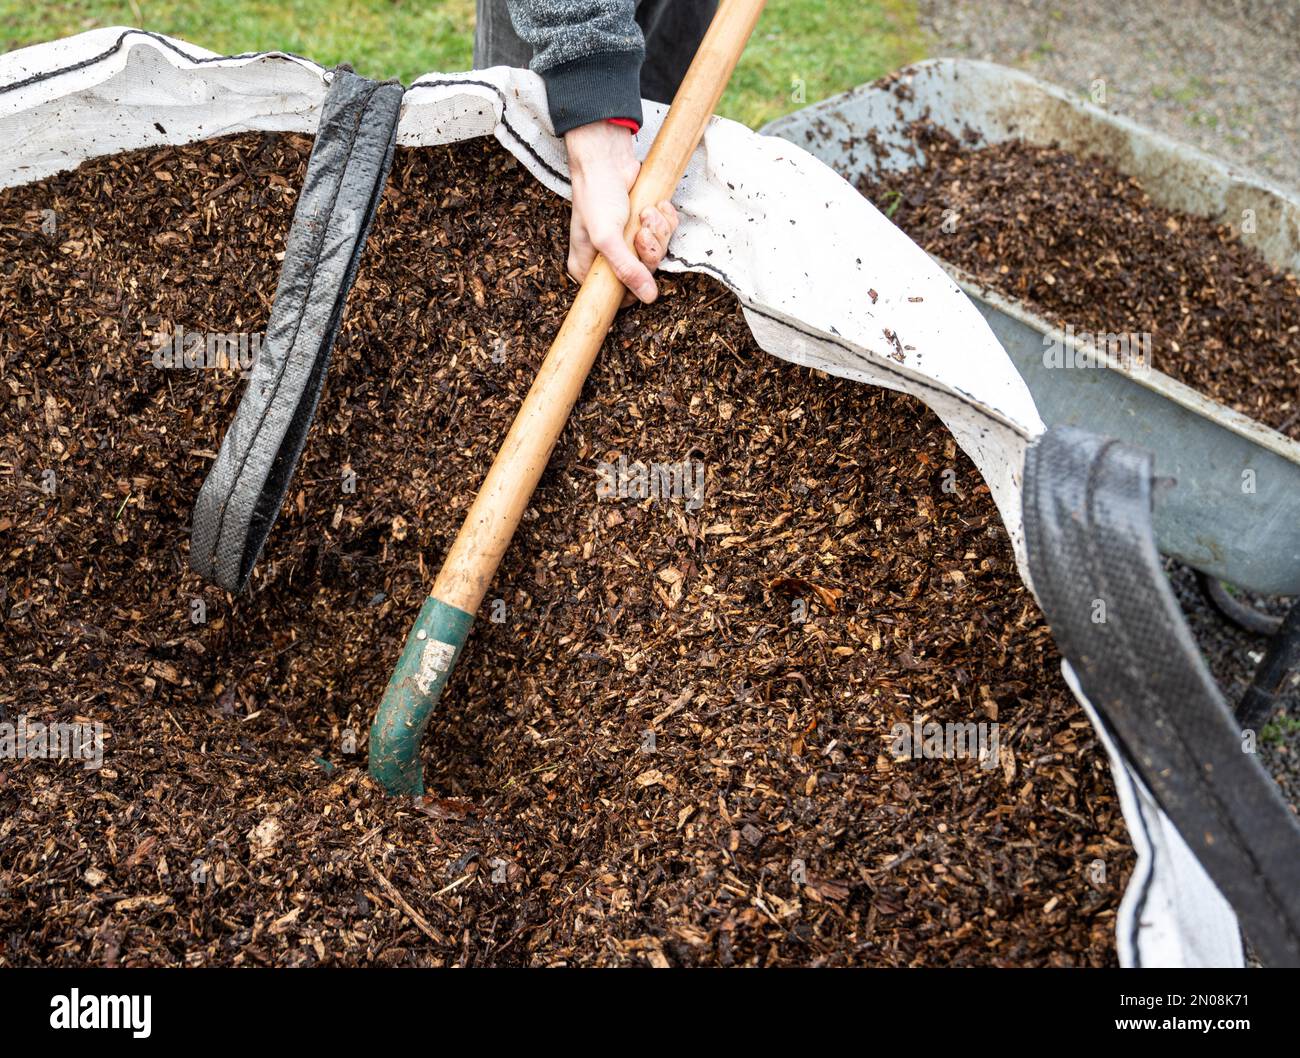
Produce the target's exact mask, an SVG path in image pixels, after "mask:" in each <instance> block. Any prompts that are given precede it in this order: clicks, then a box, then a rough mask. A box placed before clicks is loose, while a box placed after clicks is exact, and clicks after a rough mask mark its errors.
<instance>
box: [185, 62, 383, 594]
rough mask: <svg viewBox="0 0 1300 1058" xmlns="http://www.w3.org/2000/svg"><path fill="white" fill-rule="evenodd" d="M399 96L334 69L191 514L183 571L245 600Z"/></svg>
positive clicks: (334, 323) (305, 421) (348, 275)
mask: <svg viewBox="0 0 1300 1058" xmlns="http://www.w3.org/2000/svg"><path fill="white" fill-rule="evenodd" d="M402 95H403V88H402V86H401V85H400V84H398V83H396V82H392V83H384V84H379V83H376V82H374V81H370V80H367V79H366V78H364V77H358V76H357V75H356V74H354V73H352V72H351V70H349V69H348V68H347V67H339V68H338V69H337V70H335V71H334V74H333V81H332V83H331V85H330V88H329V91H328V93H327V94H326V97H325V103H324V106H323V108H322V112H321V118H320V125H319V127H318V128H317V130H316V143H315V146H314V147H313V148H312V152H311V160H310V162H309V163H308V166H307V175H306V177H305V179H304V182H303V187H302V192H301V194H300V195H299V197H298V204H297V207H296V208H295V210H294V215H293V224H292V226H291V227H290V229H289V236H288V240H287V242H286V245H285V254H284V265H283V267H282V269H281V271H280V282H279V285H278V286H277V288H276V292H275V302H274V304H273V305H272V308H271V319H270V322H269V324H268V326H267V334H266V341H265V342H264V343H263V346H262V351H261V355H260V356H259V358H258V361H257V363H256V365H255V366H254V369H253V374H252V377H251V379H250V380H249V382H248V386H247V388H246V389H245V391H244V395H243V397H242V399H241V400H240V403H239V408H238V409H237V410H236V412H235V417H234V419H233V421H232V422H231V424H230V429H229V430H227V431H226V436H225V437H224V438H223V440H222V442H221V450H220V452H218V454H217V459H216V462H215V463H214V464H213V465H212V469H211V470H209V472H208V476H207V479H206V480H205V481H204V482H203V488H202V489H201V490H200V492H199V497H198V501H197V502H196V503H195V506H194V521H193V528H192V532H191V541H190V566H191V567H192V568H193V569H194V570H196V571H197V572H198V573H200V574H202V575H203V576H205V577H207V578H209V579H211V580H214V581H216V582H217V583H218V584H220V585H221V586H222V587H223V588H225V589H226V590H228V591H232V592H239V591H242V590H243V588H244V586H245V585H246V584H247V583H248V578H249V576H250V574H251V573H252V571H253V564H254V563H255V562H256V561H257V556H258V555H259V554H260V553H261V551H262V547H263V545H264V544H265V543H266V538H267V535H268V534H269V533H270V531H271V526H272V525H273V524H274V523H275V519H276V516H277V514H278V513H279V511H280V505H281V503H282V502H283V500H284V496H285V493H286V492H287V491H288V488H289V482H290V479H291V478H292V476H293V471H294V467H295V466H296V465H297V463H298V457H299V456H300V455H301V454H302V448H303V444H304V442H305V441H306V438H307V430H308V428H309V427H310V426H311V421H312V416H313V415H314V414H315V412H316V405H317V403H318V401H319V400H320V393H321V388H322V386H323V385H324V382H325V372H326V368H327V366H328V364H329V357H330V350H331V348H332V347H333V345H334V337H335V335H336V333H337V331H338V328H339V324H340V323H341V321H342V315H343V305H344V302H345V301H346V300H347V295H348V291H349V290H350V289H351V287H352V283H353V280H354V279H355V278H356V272H357V265H358V263H359V261H360V258H361V252H362V249H363V248H364V246H365V242H366V235H367V233H368V232H369V230H370V223H371V220H372V219H373V217H374V214H375V210H376V209H377V208H378V205H379V198H380V195H381V194H382V193H383V190H384V184H385V182H386V181H387V179H388V170H389V167H390V166H391V165H392V161H393V147H394V143H395V140H396V136H397V119H398V116H399V113H400V111H401V104H402Z"/></svg>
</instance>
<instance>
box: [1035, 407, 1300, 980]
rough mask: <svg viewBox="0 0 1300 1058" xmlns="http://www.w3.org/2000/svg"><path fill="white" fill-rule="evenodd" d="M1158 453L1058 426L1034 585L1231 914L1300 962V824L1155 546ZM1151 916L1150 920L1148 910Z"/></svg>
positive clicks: (1068, 653)
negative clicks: (1241, 722)
mask: <svg viewBox="0 0 1300 1058" xmlns="http://www.w3.org/2000/svg"><path fill="white" fill-rule="evenodd" d="M1151 481H1152V464H1151V459H1150V457H1149V456H1148V455H1146V454H1145V453H1142V452H1138V451H1136V450H1135V449H1132V448H1128V447H1126V446H1124V445H1121V444H1120V443H1119V442H1117V441H1109V440H1106V439H1103V438H1100V437H1096V436H1094V435H1093V434H1090V433H1087V432H1086V431H1083V430H1077V429H1074V428H1069V427H1055V428H1053V429H1051V430H1049V431H1048V432H1047V433H1046V434H1044V435H1043V436H1042V437H1041V438H1039V439H1038V441H1037V442H1035V444H1034V445H1033V446H1032V447H1031V448H1030V449H1029V452H1028V454H1027V456H1026V460H1025V512H1024V513H1025V543H1026V547H1027V549H1028V558H1029V571H1030V576H1031V577H1032V578H1033V582H1034V590H1035V592H1036V594H1037V595H1038V599H1039V602H1040V603H1041V604H1042V607H1043V611H1044V613H1045V614H1046V615H1047V619H1048V621H1049V623H1050V624H1051V627H1052V632H1053V634H1054V635H1055V637H1056V641H1057V643H1058V645H1059V646H1060V648H1061V652H1062V653H1063V654H1064V655H1065V657H1066V659H1067V660H1068V662H1069V664H1070V666H1071V668H1073V670H1074V672H1075V674H1076V675H1077V676H1078V679H1079V684H1080V686H1081V687H1082V688H1083V690H1084V693H1085V694H1086V695H1087V696H1088V700H1089V701H1090V702H1092V704H1093V705H1094V706H1095V707H1096V708H1097V710H1098V711H1099V712H1100V713H1101V715H1102V716H1103V717H1104V718H1105V721H1106V723H1107V724H1108V726H1109V727H1110V728H1111V729H1112V730H1113V732H1114V733H1115V736H1116V738H1117V740H1118V741H1119V743H1120V745H1121V746H1122V748H1123V750H1124V752H1125V754H1126V756H1127V757H1128V759H1129V760H1130V761H1131V762H1132V764H1133V766H1134V768H1135V769H1136V771H1137V772H1138V774H1139V775H1140V776H1141V777H1142V779H1143V781H1144V782H1145V783H1146V785H1147V787H1148V788H1149V789H1150V790H1151V792H1152V794H1153V795H1154V796H1155V798H1156V800H1157V801H1158V802H1159V803H1160V806H1161V808H1163V809H1164V811H1165V813H1166V814H1167V815H1168V816H1169V818H1170V819H1171V820H1172V821H1173V823H1174V826H1175V827H1177V828H1178V832H1179V834H1181V835H1182V837H1183V840H1184V841H1186V842H1187V845H1188V847H1189V848H1191V850H1192V852H1193V853H1195V855H1196V857H1197V859H1198V860H1200V862H1201V865H1202V866H1203V867H1204V868H1205V871H1206V873H1207V874H1208V875H1209V876H1210V878H1211V879H1212V880H1213V881H1214V883H1215V885H1217V886H1218V888H1219V891H1220V892H1221V893H1222V894H1223V896H1224V898H1225V899H1226V900H1227V901H1228V902H1229V903H1230V904H1231V905H1232V906H1233V908H1234V910H1235V911H1236V912H1237V916H1238V918H1239V919H1240V921H1241V924H1242V926H1243V928H1244V929H1245V932H1246V934H1247V936H1248V937H1249V938H1250V940H1251V943H1252V944H1253V945H1254V947H1255V949H1256V951H1257V952H1258V954H1259V956H1260V958H1261V959H1263V960H1264V961H1265V962H1266V963H1269V964H1275V965H1286V966H1297V965H1300V823H1297V821H1296V818H1295V816H1294V815H1292V813H1291V811H1290V810H1289V809H1288V808H1287V806H1286V804H1285V802H1284V801H1283V800H1282V797H1281V795H1280V794H1279V792H1278V789H1277V787H1276V786H1275V785H1274V783H1273V781H1272V779H1270V778H1269V776H1268V774H1267V772H1265V771H1264V769H1263V767H1262V766H1261V765H1260V764H1259V761H1258V760H1257V759H1256V757H1255V755H1254V754H1253V753H1248V752H1245V751H1244V747H1243V732H1242V731H1241V729H1240V727H1239V726H1238V724H1237V723H1236V722H1235V721H1234V719H1233V716H1232V711H1231V710H1230V709H1229V708H1228V704H1227V702H1226V701H1224V699H1223V696H1222V695H1221V694H1220V693H1219V688H1218V687H1217V685H1216V684H1215V682H1214V679H1213V677H1212V676H1211V675H1210V672H1209V670H1208V669H1207V668H1206V666H1205V662H1204V660H1203V659H1202V657H1201V653H1200V650H1199V648H1198V647H1197V645H1196V641H1195V639H1193V637H1192V634H1191V632H1190V630H1189V629H1188V627H1187V625H1186V623H1185V622H1184V620H1183V617H1182V613H1181V611H1180V610H1179V608H1178V603H1177V601H1176V600H1175V599H1174V595H1173V592H1172V590H1171V589H1170V587H1169V583H1168V581H1167V580H1166V578H1165V575H1164V572H1163V570H1162V568H1161V564H1160V556H1159V554H1158V553H1157V551H1156V545H1155V535H1154V533H1153V532H1152V528H1151V510H1152V492H1151ZM1139 913H1140V912H1139Z"/></svg>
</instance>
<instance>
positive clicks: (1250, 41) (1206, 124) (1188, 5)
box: [919, 0, 1300, 188]
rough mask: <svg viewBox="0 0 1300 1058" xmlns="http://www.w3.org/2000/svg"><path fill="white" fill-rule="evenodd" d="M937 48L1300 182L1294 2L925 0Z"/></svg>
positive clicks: (1298, 41) (1299, 48)
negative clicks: (1092, 98)
mask: <svg viewBox="0 0 1300 1058" xmlns="http://www.w3.org/2000/svg"><path fill="white" fill-rule="evenodd" d="M919 8H920V19H921V24H922V26H923V28H924V29H925V30H926V31H927V32H928V33H929V34H930V35H931V38H932V41H933V43H932V45H931V47H930V54H931V55H935V56H940V55H957V56H966V57H969V58H976V59H988V60H990V61H992V62H998V63H1002V64H1004V65H1007V66H1016V67H1019V68H1021V69H1023V70H1026V71H1028V72H1029V73H1032V74H1035V75H1036V76H1039V77H1042V78H1043V79H1044V80H1047V81H1051V82H1052V83H1053V84H1057V85H1060V86H1061V87H1063V88H1067V89H1070V90H1073V91H1076V92H1079V93H1080V94H1089V93H1090V91H1091V88H1092V85H1093V83H1094V82H1095V81H1097V80H1102V81H1104V82H1105V91H1106V100H1105V105H1106V108H1107V109H1108V110H1111V111H1114V112H1115V113H1119V114H1123V115H1124V116H1126V117H1130V118H1132V119H1133V120H1135V121H1139V122H1141V123H1142V124H1144V125H1146V126H1148V127H1150V128H1155V129H1159V130H1160V131H1161V132H1164V133H1166V134H1167V135H1169V136H1172V137H1174V138H1175V139H1178V140H1182V141H1183V142H1185V143H1190V144H1194V145H1195V146H1197V147H1200V148H1201V149H1202V150H1205V151H1209V152H1210V153H1212V154H1215V155H1217V156H1218V157H1221V158H1224V159H1226V160H1228V161H1232V162H1236V163H1239V164H1241V165H1244V166H1247V167H1249V168H1252V169H1255V170H1257V171H1258V172H1260V173H1263V174H1265V175H1266V176H1268V177H1271V178H1272V179H1273V180H1275V181H1278V182H1280V183H1282V184H1284V185H1286V186H1288V187H1292V188H1300V153H1297V151H1296V143H1297V141H1300V4H1297V3H1296V2H1295V0H1190V2H1182V0H1180V2H1179V3H1176V4H1175V3H1171V2H1169V0H1164V2H1160V3H1154V4H1133V3H1131V2H1130V0H1087V2H1086V3H1084V2H1080V0H920V3H919Z"/></svg>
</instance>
